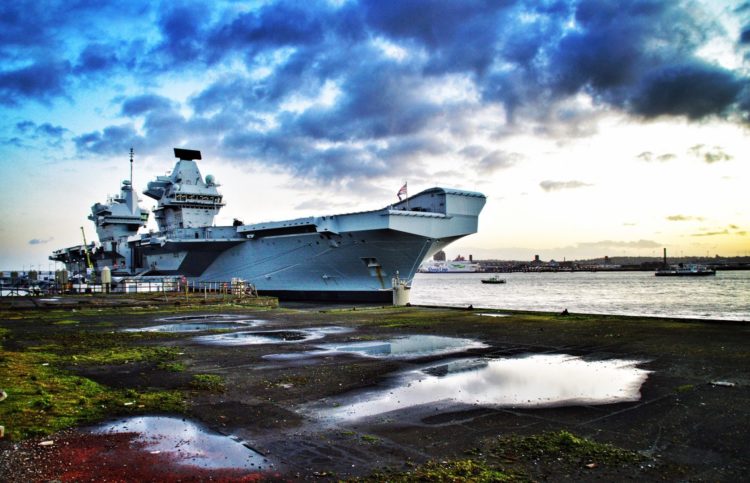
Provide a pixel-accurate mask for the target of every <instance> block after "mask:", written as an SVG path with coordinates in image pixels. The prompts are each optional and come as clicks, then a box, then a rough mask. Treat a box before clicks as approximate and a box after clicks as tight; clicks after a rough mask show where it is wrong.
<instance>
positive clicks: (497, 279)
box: [482, 275, 505, 283]
mask: <svg viewBox="0 0 750 483" xmlns="http://www.w3.org/2000/svg"><path fill="white" fill-rule="evenodd" d="M482 283H505V279H504V278H500V277H498V276H497V275H493V276H491V277H490V278H483V279H482Z"/></svg>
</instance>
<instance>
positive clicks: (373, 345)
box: [321, 335, 487, 358]
mask: <svg viewBox="0 0 750 483" xmlns="http://www.w3.org/2000/svg"><path fill="white" fill-rule="evenodd" d="M321 347H322V348H323V349H327V350H328V351H332V352H353V353H357V354H361V355H367V356H373V357H397V358H417V357H425V356H431V355H438V354H450V353H453V352H463V351H466V350H469V349H479V348H484V347H487V345H486V344H484V343H482V342H478V341H476V340H472V339H459V338H455V337H441V336H437V335H410V336H408V337H400V338H397V339H391V340H385V341H369V342H354V343H352V344H343V345H336V344H327V345H324V346H321Z"/></svg>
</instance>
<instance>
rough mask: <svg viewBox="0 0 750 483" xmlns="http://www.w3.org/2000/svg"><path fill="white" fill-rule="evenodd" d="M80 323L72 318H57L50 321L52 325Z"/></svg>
mask: <svg viewBox="0 0 750 483" xmlns="http://www.w3.org/2000/svg"><path fill="white" fill-rule="evenodd" d="M80 323H81V322H79V321H77V320H73V319H63V320H58V321H57V322H52V324H53V325H78V324H80Z"/></svg>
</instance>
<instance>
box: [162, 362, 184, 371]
mask: <svg viewBox="0 0 750 483" xmlns="http://www.w3.org/2000/svg"><path fill="white" fill-rule="evenodd" d="M158 367H159V369H163V370H165V371H169V372H185V364H183V363H182V362H160V363H159V364H158Z"/></svg>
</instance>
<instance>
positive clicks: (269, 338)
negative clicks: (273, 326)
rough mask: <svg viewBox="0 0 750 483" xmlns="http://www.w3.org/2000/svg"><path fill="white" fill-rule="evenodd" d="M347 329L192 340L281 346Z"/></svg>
mask: <svg viewBox="0 0 750 483" xmlns="http://www.w3.org/2000/svg"><path fill="white" fill-rule="evenodd" d="M351 330H352V329H349V328H347V327H318V328H312V329H300V330H284V329H280V330H263V331H252V332H249V331H242V332H231V333H227V334H214V335H204V336H200V337H196V338H195V339H193V340H194V341H196V342H199V343H203V344H215V345H226V346H238V345H257V344H281V343H295V342H305V341H309V340H315V339H322V338H323V337H325V336H326V335H328V334H338V333H344V332H349V331H351Z"/></svg>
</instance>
